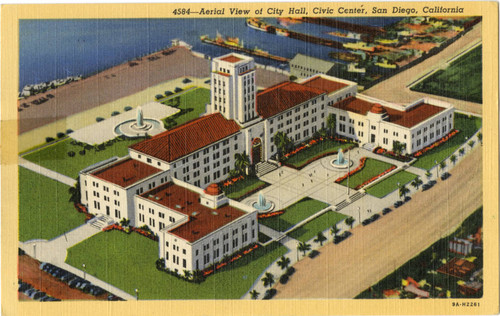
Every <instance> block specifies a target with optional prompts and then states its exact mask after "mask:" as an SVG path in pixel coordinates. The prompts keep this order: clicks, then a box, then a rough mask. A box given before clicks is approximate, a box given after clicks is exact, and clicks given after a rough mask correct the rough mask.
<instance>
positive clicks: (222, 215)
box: [141, 182, 246, 242]
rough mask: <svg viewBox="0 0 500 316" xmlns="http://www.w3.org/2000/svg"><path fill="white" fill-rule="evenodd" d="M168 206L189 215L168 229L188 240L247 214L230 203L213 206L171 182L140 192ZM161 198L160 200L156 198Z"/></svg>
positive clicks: (143, 195)
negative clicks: (186, 218)
mask: <svg viewBox="0 0 500 316" xmlns="http://www.w3.org/2000/svg"><path fill="white" fill-rule="evenodd" d="M141 196H142V197H144V198H146V199H148V200H151V201H153V202H156V203H159V204H161V205H163V206H165V207H168V208H169V209H172V210H175V211H177V212H180V213H182V214H185V215H188V216H189V220H188V222H186V223H184V224H181V225H180V226H177V227H175V228H172V229H171V230H170V231H169V232H170V233H172V234H174V235H176V236H178V237H180V238H182V239H184V240H187V241H189V242H194V241H196V240H198V239H200V238H202V237H205V236H206V235H208V234H210V233H211V232H213V231H215V230H217V229H219V228H221V227H222V226H224V225H226V224H229V223H230V222H232V221H234V220H235V219H237V218H239V217H241V216H243V215H245V214H246V213H245V212H243V211H241V210H239V209H237V208H234V207H232V206H229V205H227V204H226V205H224V206H222V207H219V208H218V209H211V208H208V207H206V206H203V205H201V204H200V203H199V202H198V199H199V197H200V196H199V194H198V193H196V192H193V191H190V190H188V189H186V188H184V187H181V186H178V185H176V184H174V183H172V182H169V183H165V184H162V185H161V186H159V187H157V188H155V189H153V190H151V191H148V192H146V193H144V194H142V195H141ZM156 197H158V199H157V198H156Z"/></svg>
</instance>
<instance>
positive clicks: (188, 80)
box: [182, 78, 191, 83]
mask: <svg viewBox="0 0 500 316" xmlns="http://www.w3.org/2000/svg"><path fill="white" fill-rule="evenodd" d="M190 82H191V80H190V79H188V78H184V80H182V83H190Z"/></svg>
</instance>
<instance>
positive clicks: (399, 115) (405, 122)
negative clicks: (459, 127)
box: [333, 97, 445, 127]
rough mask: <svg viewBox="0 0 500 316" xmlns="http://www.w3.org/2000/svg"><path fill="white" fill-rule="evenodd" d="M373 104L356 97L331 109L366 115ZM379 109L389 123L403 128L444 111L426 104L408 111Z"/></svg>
mask: <svg viewBox="0 0 500 316" xmlns="http://www.w3.org/2000/svg"><path fill="white" fill-rule="evenodd" d="M375 104H376V103H372V102H368V101H365V100H362V99H358V98H356V97H349V98H347V99H345V100H342V101H340V102H337V103H335V104H334V105H333V107H336V108H338V109H341V110H344V111H349V112H354V113H358V114H362V115H366V113H367V112H368V111H370V110H371V109H372V108H373V106H374V105H375ZM381 108H382V109H383V110H385V111H386V112H387V114H388V115H389V122H391V123H394V124H397V125H400V126H403V127H413V126H415V125H417V124H419V123H421V122H423V121H425V120H427V119H428V118H430V117H432V116H434V115H436V114H438V113H439V112H442V111H444V110H445V108H442V107H439V106H435V105H431V104H427V103H420V104H418V105H415V106H414V107H412V108H410V109H409V110H408V111H398V110H395V109H393V108H390V107H387V106H382V107H381Z"/></svg>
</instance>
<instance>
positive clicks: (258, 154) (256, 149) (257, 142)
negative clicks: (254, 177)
mask: <svg viewBox="0 0 500 316" xmlns="http://www.w3.org/2000/svg"><path fill="white" fill-rule="evenodd" d="M251 155H252V164H254V165H255V164H257V163H259V162H261V161H262V156H263V150H262V140H261V139H260V138H259V137H257V138H254V139H253V141H252V153H251Z"/></svg>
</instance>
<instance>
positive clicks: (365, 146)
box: [362, 143, 376, 151]
mask: <svg viewBox="0 0 500 316" xmlns="http://www.w3.org/2000/svg"><path fill="white" fill-rule="evenodd" d="M362 147H363V148H364V149H366V150H369V151H373V149H374V148H375V147H376V146H375V144H373V143H365V144H363V146H362Z"/></svg>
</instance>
